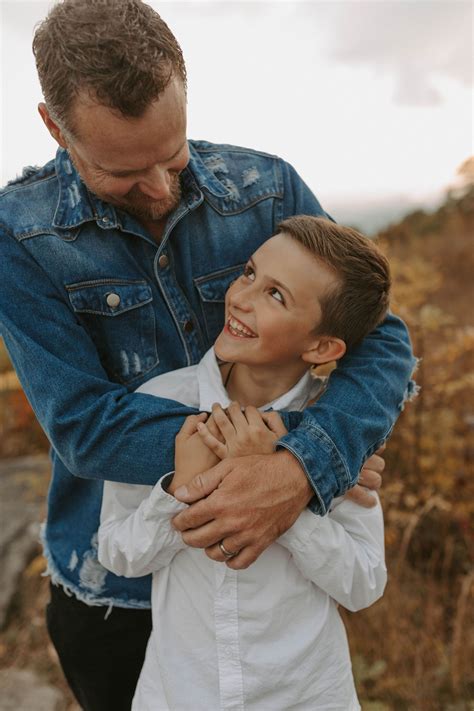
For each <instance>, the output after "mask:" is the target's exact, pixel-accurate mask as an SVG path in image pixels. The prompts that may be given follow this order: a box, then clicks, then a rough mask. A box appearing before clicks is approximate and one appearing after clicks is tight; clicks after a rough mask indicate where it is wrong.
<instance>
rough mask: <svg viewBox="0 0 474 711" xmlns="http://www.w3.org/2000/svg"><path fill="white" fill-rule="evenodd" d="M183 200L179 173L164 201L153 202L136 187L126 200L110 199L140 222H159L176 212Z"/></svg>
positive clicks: (173, 179)
mask: <svg viewBox="0 0 474 711" xmlns="http://www.w3.org/2000/svg"><path fill="white" fill-rule="evenodd" d="M180 199H181V182H180V179H179V173H173V174H172V175H171V182H170V194H169V196H168V197H167V198H165V199H164V200H153V198H150V197H148V196H147V195H144V194H143V193H142V191H141V190H140V188H139V187H138V186H137V185H135V186H134V187H133V188H132V189H131V190H130V192H128V193H127V195H125V196H124V198H121V199H115V198H109V199H108V200H107V202H110V203H111V204H112V205H114V206H115V207H118V208H120V209H121V210H124V212H128V213H129V214H130V215H134V217H138V219H139V220H147V221H149V220H151V221H158V220H162V219H163V218H164V217H166V216H167V215H169V214H170V213H171V212H173V210H175V209H176V208H177V207H178V205H179V201H180Z"/></svg>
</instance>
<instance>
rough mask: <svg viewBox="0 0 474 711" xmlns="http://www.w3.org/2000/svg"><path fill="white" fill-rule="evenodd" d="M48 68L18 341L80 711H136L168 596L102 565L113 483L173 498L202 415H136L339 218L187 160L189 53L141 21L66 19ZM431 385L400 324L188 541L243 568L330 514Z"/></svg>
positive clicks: (25, 230) (15, 244)
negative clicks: (43, 439) (241, 297)
mask: <svg viewBox="0 0 474 711" xmlns="http://www.w3.org/2000/svg"><path fill="white" fill-rule="evenodd" d="M34 52H35V56H36V62H37V67H38V72H39V77H40V81H41V85H42V89H43V94H44V99H45V102H44V103H42V104H40V107H39V111H40V114H41V117H42V119H43V121H44V123H45V124H46V126H47V128H48V130H49V131H50V133H51V135H52V136H53V137H54V138H55V139H56V141H57V142H58V144H59V150H58V153H57V155H56V158H55V160H53V161H51V162H50V163H48V164H47V165H45V166H44V167H43V168H41V169H29V170H28V171H26V172H25V174H24V176H23V177H22V178H20V179H19V180H18V181H14V182H13V183H11V184H10V185H9V186H8V187H7V188H6V189H5V191H4V192H3V194H2V196H1V198H0V210H1V220H0V269H1V271H2V273H1V282H0V283H1V284H2V288H1V291H0V324H1V330H2V335H3V337H4V339H5V343H6V345H7V348H8V350H9V352H10V355H11V357H12V360H13V362H14V364H15V367H16V369H17V372H18V374H19V377H20V379H21V382H22V384H23V387H24V389H25V392H26V393H27V395H28V398H29V399H30V402H31V403H32V405H33V408H34V409H35V412H36V414H37V416H38V418H39V420H40V422H41V423H42V426H43V427H44V429H45V432H46V433H47V435H48V437H49V439H50V441H51V443H52V461H53V478H52V484H51V488H50V493H49V499H48V521H47V524H46V527H45V531H44V542H45V551H46V555H47V558H48V564H49V572H50V574H51V578H52V582H53V583H54V585H53V586H52V602H51V604H50V606H49V608H48V626H49V630H50V634H51V636H52V639H53V642H54V644H55V646H56V648H57V650H58V653H59V656H60V659H61V663H62V666H63V668H64V671H65V673H66V676H67V678H68V681H69V683H70V685H71V687H72V688H73V690H74V693H75V694H76V696H77V698H78V699H79V701H80V703H81V704H82V706H83V707H84V708H85V709H87V710H93V711H96V710H100V711H107V709H113V711H120V709H126V708H129V705H130V699H131V697H132V695H133V690H134V686H135V682H136V679H137V677H138V673H139V669H140V666H141V663H142V660H143V655H144V649H145V645H146V641H147V638H148V635H149V630H150V620H149V612H148V608H149V594H150V590H149V579H148V578H141V579H134V580H124V579H122V578H119V577H115V576H114V575H112V574H109V573H107V571H106V570H105V569H104V568H103V567H102V566H101V565H100V564H99V563H98V561H97V535H96V532H97V528H98V523H99V511H100V505H101V496H102V481H103V480H104V479H110V480H113V481H119V482H120V481H121V482H129V483H138V484H154V483H155V482H156V481H157V479H158V478H159V477H160V476H162V475H163V474H165V473H166V472H167V471H170V470H171V469H172V467H173V445H174V437H175V435H176V433H177V432H178V430H179V428H180V426H181V424H182V422H183V418H184V416H185V415H188V414H190V412H192V411H190V410H189V408H186V407H184V406H183V405H180V404H178V403H176V402H173V401H171V400H162V399H157V398H153V397H151V396H149V395H144V394H134V395H133V396H131V393H132V392H133V391H134V390H135V389H136V388H137V387H138V386H139V385H140V384H141V383H142V382H144V381H145V380H148V379H149V378H151V377H153V376H155V375H158V374H160V373H163V372H166V371H169V370H173V369H177V368H179V367H183V366H186V365H190V364H192V363H196V362H198V361H199V360H200V358H201V356H202V355H203V354H204V352H205V351H206V350H207V349H208V348H209V346H210V345H211V344H212V343H213V341H214V339H215V337H216V335H217V333H218V332H219V331H220V329H221V326H222V321H223V310H224V309H223V306H224V304H223V301H224V293H225V291H226V289H227V287H228V285H229V284H230V283H231V282H232V281H233V280H234V279H235V278H236V277H237V276H238V275H239V274H240V272H241V269H242V265H243V264H244V263H245V261H246V260H247V258H248V256H249V255H250V254H251V253H252V252H253V251H255V249H256V248H257V247H258V246H259V244H260V243H261V242H263V241H264V240H265V239H266V237H268V236H269V235H271V234H273V233H274V230H275V226H276V224H277V223H278V222H280V221H281V220H282V219H284V218H285V217H287V216H289V215H294V214H299V213H307V214H324V212H323V210H322V208H321V206H320V205H319V203H318V201H317V200H316V198H315V197H314V196H313V195H312V193H311V192H310V191H309V189H308V188H307V186H306V185H305V184H304V183H303V182H302V180H301V179H300V178H299V176H298V175H297V174H296V173H295V171H294V170H293V168H292V167H291V166H289V165H288V164H287V163H285V162H284V161H282V160H281V159H279V158H276V157H274V156H269V155H267V154H264V153H259V152H256V151H250V150H246V149H242V148H236V147H233V146H216V145H213V144H210V143H206V142H196V141H189V142H188V141H187V140H186V72H185V66H184V62H183V58H182V54H181V50H180V48H179V45H178V44H177V42H176V40H175V38H174V37H173V35H172V34H171V32H170V31H169V29H168V28H167V26H166V25H165V23H164V22H163V21H162V20H161V19H160V18H159V16H158V15H157V14H156V13H155V12H154V11H153V10H152V9H151V8H150V7H148V6H147V5H145V4H143V3H142V2H141V1H140V0H65V1H64V2H62V3H60V4H57V5H56V6H54V7H53V9H52V11H51V13H50V14H49V16H48V18H47V19H46V20H45V22H44V23H43V24H42V25H41V26H40V27H39V28H38V30H37V32H36V35H35V39H34ZM412 366H413V358H412V355H411V349H410V344H409V339H408V336H407V333H406V329H405V327H404V326H403V324H402V323H401V322H400V321H399V320H398V319H397V318H395V317H393V316H389V317H388V319H387V320H386V321H385V322H384V324H383V325H382V326H381V327H380V328H379V329H377V330H376V331H374V332H373V333H372V334H371V335H370V336H369V337H368V338H367V339H366V340H365V341H364V342H363V344H362V345H361V346H360V347H359V348H358V349H356V350H355V351H354V352H353V353H352V354H351V355H350V356H348V357H346V358H344V359H343V360H342V361H341V365H340V367H338V369H337V371H336V372H335V373H334V375H333V377H332V378H331V383H330V386H329V388H328V391H327V393H326V394H325V395H324V396H323V397H322V398H321V400H320V401H319V402H318V404H317V405H316V406H314V407H312V408H309V409H308V410H307V411H306V412H305V413H304V414H303V415H301V414H298V413H288V414H286V415H285V423H286V425H287V427H288V429H289V430H290V431H289V433H288V434H287V435H286V436H285V437H283V438H282V440H281V441H280V446H279V449H278V451H277V452H276V453H275V454H273V455H266V456H264V457H259V458H255V457H253V458H251V459H245V458H244V459H240V460H239V459H235V460H228V461H226V462H223V463H221V464H219V465H218V466H217V467H215V468H214V469H212V470H210V471H209V472H207V473H206V474H204V475H203V476H202V477H201V478H199V479H197V480H196V481H195V482H194V483H192V484H191V485H190V486H189V487H188V491H187V493H186V492H183V493H182V495H181V497H180V498H182V500H183V501H186V502H192V501H195V503H194V504H193V505H192V506H191V507H190V508H189V509H188V510H186V511H184V512H182V513H181V514H180V515H179V516H178V517H177V518H176V520H175V525H176V527H177V528H178V530H180V531H182V532H183V539H184V541H185V542H186V543H187V544H189V545H192V546H196V547H201V548H206V549H209V550H210V549H211V548H212V547H213V546H215V544H216V543H218V542H220V541H222V540H223V539H225V540H227V541H229V540H231V541H232V544H233V545H234V546H235V548H234V550H239V553H238V555H236V556H235V557H233V558H232V559H231V560H229V562H228V565H229V566H231V567H233V568H236V569H238V568H244V567H246V566H248V565H250V564H251V563H252V561H254V560H255V559H256V558H257V557H258V555H260V553H261V552H262V551H263V550H264V549H265V548H266V547H267V546H268V545H269V544H270V543H271V542H273V541H274V540H275V539H276V538H277V537H278V536H279V535H280V534H281V533H283V532H284V531H285V530H286V529H287V528H289V527H290V526H291V525H292V523H293V522H294V520H295V519H296V518H297V516H298V515H299V513H300V512H301V511H302V510H303V509H304V508H305V506H306V505H308V504H309V506H310V507H311V508H312V509H313V510H314V511H316V512H318V513H320V514H324V513H325V512H326V510H327V506H328V504H329V502H330V501H331V499H332V498H333V496H335V495H337V494H341V493H343V492H344V491H346V490H347V489H348V488H349V487H351V486H352V485H353V484H354V483H355V482H356V481H357V477H358V473H359V471H360V469H361V467H362V465H363V463H364V462H365V461H366V460H367V458H368V457H370V455H372V454H373V453H374V452H375V451H376V450H377V448H378V447H379V446H380V445H381V444H382V443H383V442H384V441H385V440H386V438H387V437H388V435H389V433H390V431H391V428H392V427H393V424H394V421H395V419H396V417H397V415H398V413H399V410H400V408H401V405H402V402H403V398H404V393H405V391H406V388H407V387H408V382H409V377H410V373H411V370H412ZM372 461H374V460H372ZM379 465H380V462H379V460H377V459H376V460H375V465H374V467H375V468H377V467H378V468H380V466H379ZM372 468H373V467H372ZM364 472H367V469H366V470H364ZM364 476H365V477H368V476H369V475H368V474H367V473H365V474H364ZM375 476H376V475H375ZM249 482H252V485H251V486H249V485H248V483H249ZM106 613H107V614H106ZM109 613H110V614H109ZM104 618H106V619H104Z"/></svg>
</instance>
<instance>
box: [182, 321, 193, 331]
mask: <svg viewBox="0 0 474 711" xmlns="http://www.w3.org/2000/svg"><path fill="white" fill-rule="evenodd" d="M183 328H184V330H185V331H186V333H191V331H193V330H194V323H193V322H192V321H186V323H185V324H184V326H183Z"/></svg>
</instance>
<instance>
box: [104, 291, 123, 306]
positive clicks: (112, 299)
mask: <svg viewBox="0 0 474 711" xmlns="http://www.w3.org/2000/svg"><path fill="white" fill-rule="evenodd" d="M106 301H107V305H108V306H110V308H111V309H116V308H117V306H118V305H119V304H120V296H119V295H118V294H107V298H106Z"/></svg>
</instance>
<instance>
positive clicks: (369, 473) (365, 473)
mask: <svg viewBox="0 0 474 711" xmlns="http://www.w3.org/2000/svg"><path fill="white" fill-rule="evenodd" d="M358 483H359V484H361V485H362V486H365V487H366V488H367V489H380V487H381V486H382V477H381V476H380V474H379V473H378V472H374V471H373V470H371V469H365V467H364V469H362V471H361V473H360V475H359V481H358Z"/></svg>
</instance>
